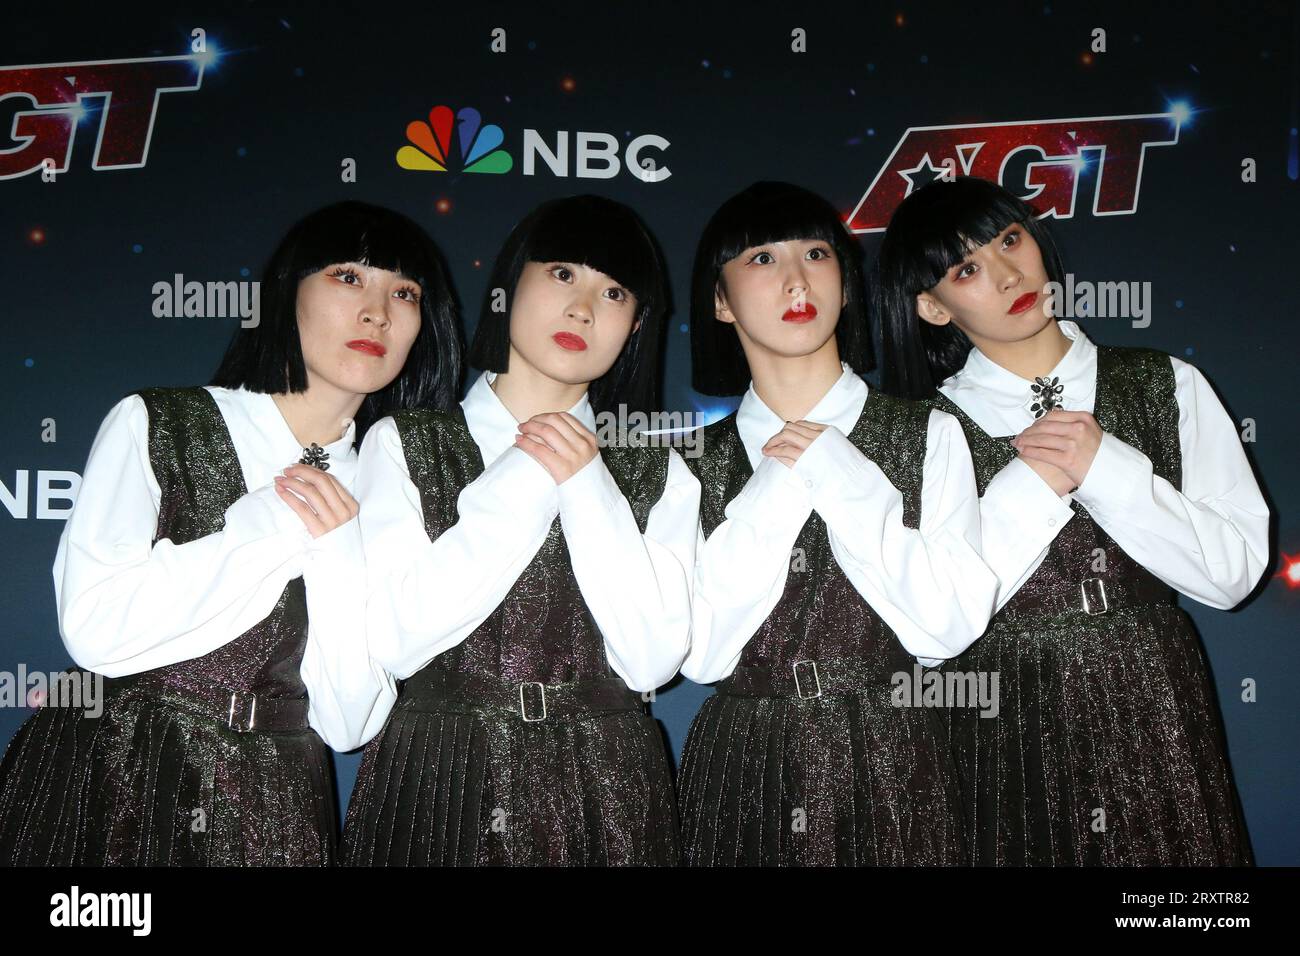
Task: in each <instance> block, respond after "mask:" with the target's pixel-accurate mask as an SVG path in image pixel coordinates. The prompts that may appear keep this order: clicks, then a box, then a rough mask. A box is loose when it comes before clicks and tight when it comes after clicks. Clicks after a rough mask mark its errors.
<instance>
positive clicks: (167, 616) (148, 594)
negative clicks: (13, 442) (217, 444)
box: [54, 395, 311, 677]
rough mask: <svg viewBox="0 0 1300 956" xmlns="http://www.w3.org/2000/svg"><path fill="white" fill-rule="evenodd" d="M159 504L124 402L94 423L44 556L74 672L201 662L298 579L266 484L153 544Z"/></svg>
mask: <svg viewBox="0 0 1300 956" xmlns="http://www.w3.org/2000/svg"><path fill="white" fill-rule="evenodd" d="M289 463H290V462H289V461H286V462H284V464H285V465H287V464H289ZM160 500H161V492H160V489H159V487H158V483H157V480H156V479H155V477H154V474H153V470H152V467H151V466H150V463H149V448H148V413H147V411H146V409H145V405H144V401H143V400H142V399H141V398H140V397H139V396H136V395H131V396H128V397H126V398H124V399H123V400H122V401H120V402H118V404H117V405H115V406H114V407H113V409H112V411H110V412H109V414H108V416H107V417H106V418H105V419H104V422H103V424H102V425H101V426H100V429H99V433H98V434H97V435H96V437H95V441H94V444H93V445H92V446H91V450H90V456H89V458H88V460H87V462H86V470H85V475H84V477H83V479H82V483H81V488H80V491H79V493H78V495H77V501H76V503H75V505H74V506H73V509H72V514H71V515H70V516H69V518H68V521H67V525H66V526H65V527H64V529H63V535H62V537H61V538H60V540H59V548H58V552H57V554H56V556H55V559H54V590H55V596H56V601H57V604H58V617H59V631H60V634H61V635H62V637H63V642H64V645H65V646H66V647H67V649H68V653H69V654H70V655H71V656H72V659H73V660H74V661H76V662H77V664H78V665H80V666H81V667H84V668H87V669H89V670H94V671H98V672H99V673H101V674H104V675H105V676H108V677H119V676H122V675H125V674H135V673H139V672H141V671H146V670H151V669H153V668H156V667H162V666H164V665H167V664H174V663H176V662H177V661H184V660H189V659H191V658H195V657H200V656H202V655H204V654H207V653H209V652H211V651H213V650H215V649H216V648H218V647H221V646H222V645H224V644H226V643H228V642H229V641H231V640H233V639H234V638H235V637H238V636H239V635H240V634H242V633H243V632H244V631H246V630H248V629H249V628H250V627H252V626H253V625H254V624H256V623H258V622H259V621H261V620H262V619H263V618H265V617H266V615H267V614H269V613H270V612H271V609H272V608H273V607H274V606H275V603H276V602H277V601H278V600H279V598H280V594H281V592H282V591H283V590H284V587H285V585H286V584H287V583H288V582H289V581H290V580H292V579H293V578H294V577H297V576H298V574H300V573H301V570H302V564H303V554H304V552H305V551H306V549H307V546H308V544H309V542H310V540H311V535H310V534H309V533H308V532H307V529H306V528H305V527H304V526H303V524H302V521H301V520H300V519H299V518H298V516H297V515H296V514H294V513H293V511H292V510H291V509H290V508H289V507H288V506H287V505H285V504H284V502H282V501H280V500H279V498H278V496H276V494H275V489H274V486H273V485H270V484H267V485H265V486H263V487H260V488H258V489H257V490H256V491H254V492H252V493H249V494H245V495H244V496H243V497H241V498H240V499H239V500H238V501H236V502H235V503H234V504H233V505H231V506H230V508H228V509H227V511H226V515H225V526H224V527H223V529H222V530H221V531H218V532H216V533H214V534H210V535H207V536H205V537H203V538H199V539H197V540H194V541H190V542H187V543H185V544H181V545H176V544H173V543H172V542H171V541H170V540H168V539H166V538H164V539H162V540H160V541H159V542H158V543H157V544H156V545H152V546H151V544H152V539H153V535H154V532H155V529H156V527H157V522H158V508H159V502H160Z"/></svg>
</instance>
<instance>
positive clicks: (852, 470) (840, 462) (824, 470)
mask: <svg viewBox="0 0 1300 956" xmlns="http://www.w3.org/2000/svg"><path fill="white" fill-rule="evenodd" d="M870 465H871V462H870V460H869V459H868V458H867V456H866V455H864V454H862V452H861V451H860V450H859V449H858V446H857V445H855V444H853V442H851V441H849V439H848V436H846V435H845V434H844V433H843V432H842V431H840V430H839V429H838V428H836V427H835V426H834V425H827V426H826V427H825V428H824V429H822V433H821V434H820V435H818V436H817V437H816V438H814V439H813V441H812V443H811V444H809V446H808V447H807V448H805V449H804V452H803V454H802V455H800V456H799V460H798V461H796V462H795V463H794V468H793V469H792V470H793V472H794V474H795V477H796V479H797V480H798V481H799V483H800V484H802V485H803V487H804V489H805V490H806V491H807V493H808V495H809V498H810V499H811V501H812V504H813V507H814V508H815V507H816V506H817V504H818V503H819V502H820V501H822V500H825V499H827V498H831V499H838V498H839V497H841V493H842V490H843V488H845V487H846V486H848V487H854V488H860V487H862V486H863V485H865V484H867V483H868V482H870V481H871V480H872V475H871V468H870Z"/></svg>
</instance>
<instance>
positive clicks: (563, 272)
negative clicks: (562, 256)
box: [550, 266, 573, 282]
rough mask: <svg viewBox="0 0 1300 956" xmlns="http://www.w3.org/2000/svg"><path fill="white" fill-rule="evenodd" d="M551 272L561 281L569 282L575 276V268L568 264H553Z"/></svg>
mask: <svg viewBox="0 0 1300 956" xmlns="http://www.w3.org/2000/svg"><path fill="white" fill-rule="evenodd" d="M550 272H551V275H553V276H555V278H557V279H559V280H560V281H561V282H568V281H569V280H570V279H572V278H573V270H572V269H570V268H569V267H568V266H552V267H551V270H550Z"/></svg>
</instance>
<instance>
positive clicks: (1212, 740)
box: [945, 605, 1252, 866]
mask: <svg viewBox="0 0 1300 956" xmlns="http://www.w3.org/2000/svg"><path fill="white" fill-rule="evenodd" d="M1058 620H1061V621H1065V622H1066V623H1064V624H1060V623H1058V624H1055V625H1053V626H1044V627H1038V628H1035V629H1027V628H1025V627H1024V625H1021V626H1018V627H1016V626H1010V625H1008V624H1006V623H995V624H994V625H993V626H992V627H991V628H990V630H989V631H988V633H987V634H986V635H985V636H984V637H982V638H980V640H979V641H977V642H976V643H975V644H974V645H972V647H971V648H970V650H968V651H967V652H966V653H965V654H963V655H962V656H961V657H959V658H957V659H956V660H955V661H953V662H950V663H949V664H948V665H946V667H945V669H957V670H961V671H967V672H969V671H985V672H997V673H998V674H999V694H998V696H999V713H998V716H997V717H996V718H991V719H990V718H981V717H979V716H978V714H977V713H976V712H974V711H971V710H963V709H959V708H954V709H952V710H950V711H949V713H950V715H951V718H952V722H951V725H950V726H951V733H952V743H953V752H954V758H955V760H956V762H957V765H958V768H959V771H960V774H961V778H962V791H963V798H964V801H963V802H964V808H965V812H966V814H967V818H968V822H969V829H970V832H971V834H972V852H973V859H974V862H975V864H976V865H983V866H1026V865H1042V866H1097V865H1106V866H1240V865H1249V864H1250V863H1251V860H1252V856H1251V851H1250V842H1249V838H1248V836H1247V833H1246V828H1245V825H1244V823H1243V820H1242V816H1241V810H1240V804H1239V801H1238V797H1237V793H1236V789H1235V787H1234V786H1233V782H1232V774H1231V772H1230V770H1229V766H1228V760H1227V751H1226V744H1225V740H1224V735H1223V730H1222V721H1221V718H1220V714H1219V710H1218V706H1217V701H1216V698H1215V693H1214V688H1213V686H1212V685H1211V683H1210V678H1209V674H1208V669H1207V667H1206V663H1205V658H1204V654H1203V653H1202V650H1201V645H1200V641H1199V639H1198V638H1197V636H1196V633H1195V630H1194V629H1193V627H1192V623H1191V621H1190V619H1189V618H1188V617H1187V615H1186V614H1184V613H1183V612H1182V611H1180V610H1178V609H1177V608H1176V607H1173V606H1168V607H1165V606H1155V605H1150V606H1145V607H1141V608H1119V609H1115V610H1112V611H1110V612H1109V613H1107V614H1105V615H1104V616H1097V617H1086V616H1081V615H1072V616H1071V617H1069V618H1066V619H1058Z"/></svg>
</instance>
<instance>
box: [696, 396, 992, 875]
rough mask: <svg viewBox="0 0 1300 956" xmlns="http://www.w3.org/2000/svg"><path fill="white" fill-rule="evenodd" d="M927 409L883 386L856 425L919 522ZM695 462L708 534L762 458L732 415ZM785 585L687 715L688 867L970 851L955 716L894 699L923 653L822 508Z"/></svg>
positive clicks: (912, 522)
mask: <svg viewBox="0 0 1300 956" xmlns="http://www.w3.org/2000/svg"><path fill="white" fill-rule="evenodd" d="M929 414H930V410H929V409H928V408H927V407H925V406H924V405H922V404H920V403H915V402H907V401H902V400H900V399H895V398H890V397H888V396H885V395H883V394H881V393H879V392H876V391H875V390H872V391H871V392H870V394H869V395H868V397H867V401H866V403H865V405H864V407H863V410H862V414H861V415H860V416H859V418H858V421H857V422H856V423H855V425H854V427H853V428H852V429H851V431H850V433H849V435H848V438H849V440H850V441H851V442H852V443H853V444H854V445H855V446H856V447H857V448H858V449H859V450H860V451H862V453H863V454H864V455H866V456H867V457H868V458H870V459H871V460H872V461H874V462H875V463H876V464H877V465H878V466H879V467H880V469H881V470H882V471H883V472H884V474H885V476H886V477H887V478H888V479H889V481H890V483H891V484H893V486H894V487H895V488H897V489H898V490H899V491H900V492H901V493H902V496H903V502H904V515H903V523H904V524H905V525H906V526H907V527H909V528H916V527H918V526H919V523H920V517H921V514H920V511H921V478H922V465H923V463H924V460H925V448H926V431H927V425H928V421H929ZM688 463H689V464H690V465H691V467H692V469H693V470H694V471H695V473H696V475H697V476H698V477H699V479H700V483H701V485H702V490H703V498H702V501H701V510H700V515H701V522H702V524H703V530H704V533H705V535H706V536H708V535H711V534H712V533H713V531H714V529H716V528H717V527H718V525H719V524H721V523H722V522H723V520H725V517H726V515H725V510H726V507H727V504H728V503H729V502H730V501H731V500H732V499H733V498H735V497H736V495H738V494H739V493H740V492H741V490H742V489H743V487H744V485H745V483H746V482H747V481H748V480H749V478H750V476H751V474H752V471H751V468H750V465H749V459H748V458H747V456H746V454H745V448H744V444H743V442H742V441H741V438H740V434H739V432H738V431H737V429H736V418H735V414H734V413H733V414H731V415H729V416H727V417H726V418H723V419H721V420H720V421H718V422H715V423H713V424H711V425H708V426H705V429H704V453H703V455H701V456H700V457H698V458H696V459H689V460H688ZM795 549H796V550H795V551H794V552H793V554H795V555H796V556H797V555H799V554H800V552H802V562H800V563H797V564H792V567H791V571H790V573H789V575H788V576H787V578H786V583H785V591H784V593H783V594H782V595H781V598H780V600H779V601H778V602H777V604H776V607H775V608H774V609H773V610H772V613H771V614H770V615H769V616H768V618H767V620H766V621H764V622H763V624H762V625H761V626H760V627H759V629H758V631H757V632H756V633H755V634H754V636H753V637H752V638H751V639H750V641H749V643H748V644H746V645H745V648H744V650H743V651H742V653H741V656H740V660H739V663H738V664H737V666H736V669H735V670H734V671H733V672H732V674H731V675H729V676H728V677H727V678H725V679H723V680H722V681H720V682H719V683H718V684H717V693H716V694H715V695H714V696H712V697H710V698H708V699H707V700H705V702H704V705H703V706H702V707H701V708H700V711H699V713H698V714H697V715H696V717H695V720H694V721H693V722H692V724H691V728H690V731H689V733H688V735H687V738H686V744H685V747H684V750H683V752H682V762H681V771H680V775H679V777H678V805H679V808H680V813H681V820H682V857H683V861H684V862H685V863H686V864H687V865H690V866H736V865H741V866H757V865H763V866H813V865H826V866H829V865H839V866H853V865H860V866H873V865H880V866H891V865H958V864H962V863H965V862H966V853H965V842H964V833H963V826H962V815H961V808H960V802H959V795H958V791H957V779H956V771H955V768H954V767H953V766H952V758H951V753H950V751H949V747H948V741H947V737H946V733H945V726H944V720H943V718H942V717H941V716H940V715H939V714H937V713H936V712H935V710H934V709H933V708H924V707H895V706H894V705H893V703H892V700H891V690H892V681H893V675H895V674H898V673H903V674H906V675H907V679H908V680H909V682H910V681H911V678H912V667H913V664H914V663H915V659H914V658H913V657H912V655H910V654H909V653H908V652H907V651H906V650H905V649H904V648H903V646H902V645H901V644H900V643H899V641H898V638H897V637H896V636H895V634H894V632H893V631H892V630H891V629H890V627H889V626H888V625H887V624H886V623H885V622H884V621H883V620H882V619H881V618H880V616H879V615H878V614H877V613H876V612H875V611H874V610H873V609H872V608H871V605H870V604H868V603H867V602H866V600H865V599H864V598H863V597H862V595H861V594H860V593H859V592H858V591H857V589H856V588H854V587H853V585H852V583H850V581H849V580H848V578H847V577H845V575H844V572H843V571H842V570H841V569H840V567H839V565H838V564H837V563H836V561H835V557H834V555H833V554H832V553H831V548H830V541H829V539H828V538H827V530H826V524H825V522H824V521H823V520H822V518H821V516H820V515H818V514H817V513H816V512H815V511H814V512H813V513H812V514H811V515H809V517H808V520H807V522H805V524H804V526H803V528H802V530H801V531H800V533H799V537H798V539H797V540H796V543H795Z"/></svg>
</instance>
